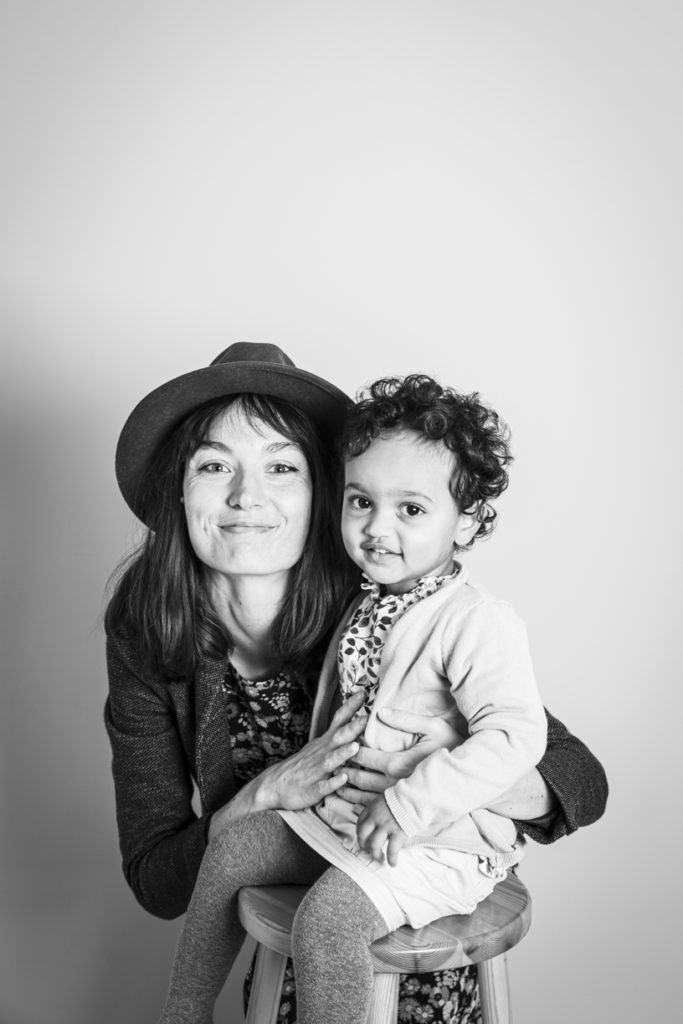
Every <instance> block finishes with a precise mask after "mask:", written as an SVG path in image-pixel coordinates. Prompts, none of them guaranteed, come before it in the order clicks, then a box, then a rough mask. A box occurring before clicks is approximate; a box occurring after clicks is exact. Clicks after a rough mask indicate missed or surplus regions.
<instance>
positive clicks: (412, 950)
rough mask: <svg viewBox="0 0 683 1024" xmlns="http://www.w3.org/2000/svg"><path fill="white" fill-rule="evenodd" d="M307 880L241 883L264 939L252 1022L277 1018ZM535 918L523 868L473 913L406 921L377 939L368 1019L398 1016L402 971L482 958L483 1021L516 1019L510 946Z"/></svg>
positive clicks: (248, 913) (245, 914)
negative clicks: (420, 924)
mask: <svg viewBox="0 0 683 1024" xmlns="http://www.w3.org/2000/svg"><path fill="white" fill-rule="evenodd" d="M306 891H307V889H306V886H303V885H269V886H250V887H248V888H245V889H241V890H240V894H239V915H240V921H241V922H242V924H243V926H244V928H245V929H246V930H247V932H248V934H249V935H252V936H253V937H254V938H255V939H256V941H257V942H258V943H259V946H258V950H257V957H256V969H255V971H254V981H253V985H252V989H251V999H250V1000H249V1011H248V1014H247V1024H275V1021H276V1020H277V1012H278V1007H279V1005H280V991H281V989H282V980H283V977H284V973H285V965H286V962H287V957H288V956H291V954H292V944H291V928H292V921H293V920H294V915H295V914H296V911H297V907H298V906H299V903H300V902H301V900H302V899H303V897H304V894H305V893H306ZM530 924H531V897H530V896H529V893H528V891H527V889H526V887H525V886H524V885H523V883H522V882H520V880H519V878H517V876H516V875H508V877H507V878H506V879H505V880H504V881H503V882H499V883H498V885H497V886H496V888H495V889H494V890H493V892H492V893H491V895H490V896H488V897H487V898H486V899H485V900H484V901H483V902H482V903H480V904H479V906H478V907H477V909H476V910H475V911H474V913H473V914H470V915H469V916H461V915H454V916H452V917H442V918H440V919H439V920H438V921H433V922H432V923H431V924H428V925H425V927H424V928H409V927H407V926H406V927H403V928H399V929H398V930H397V931H395V932H391V933H390V934H389V935H385V936H384V937H383V938H381V939H378V940H377V941H376V942H374V943H373V945H372V947H371V951H372V958H373V963H374V968H375V982H374V987H373V993H372V1009H371V1011H370V1017H369V1018H368V1021H369V1024H395V1022H396V1018H397V1015H398V984H399V975H401V974H413V973H414V974H421V973H424V972H430V971H437V970H444V969H447V968H453V967H466V966H467V965H469V964H478V965H479V966H478V976H479V991H480V995H481V1008H482V1021H483V1024H512V1012H511V1008H510V989H509V983H508V973H507V959H506V957H505V952H506V950H508V949H512V947H513V946H516V945H517V943H518V942H519V941H520V940H521V939H523V938H524V936H525V935H526V933H527V932H528V930H529V925H530Z"/></svg>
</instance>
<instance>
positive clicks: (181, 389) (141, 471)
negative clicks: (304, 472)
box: [116, 361, 353, 522]
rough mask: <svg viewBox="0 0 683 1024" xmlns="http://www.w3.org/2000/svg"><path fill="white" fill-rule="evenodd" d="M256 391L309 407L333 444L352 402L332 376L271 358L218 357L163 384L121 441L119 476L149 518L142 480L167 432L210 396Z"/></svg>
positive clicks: (140, 513)
mask: <svg viewBox="0 0 683 1024" xmlns="http://www.w3.org/2000/svg"><path fill="white" fill-rule="evenodd" d="M244 393H251V394H255V395H266V396H270V397H271V398H281V399H283V400H285V401H287V402H289V403H290V404H291V405H293V406H295V408H297V409H299V410H301V411H302V412H305V413H306V414H307V415H308V416H309V417H310V418H311V420H312V421H313V422H314V423H315V424H316V426H317V427H318V429H319V431H320V434H321V436H322V437H323V440H324V441H326V442H327V443H328V444H329V443H330V442H331V441H332V440H333V438H334V437H335V435H336V434H337V433H338V432H339V430H340V429H341V427H342V426H343V424H344V420H345V418H346V415H347V413H348V410H349V408H350V407H351V406H352V405H353V402H352V401H351V399H350V398H349V397H348V395H345V394H344V392H343V391H340V389H339V388H337V387H335V385H334V384H330V383H329V381H326V380H323V378H322V377H317V376H316V375H315V374H314V373H309V372H308V371H307V370H300V369H299V368H298V367H297V366H288V365H281V366H280V365H276V364H273V363H267V362H262V363H261V362H256V361H249V362H230V363H215V364H213V365H211V366H206V367H202V368H201V369H199V370H193V371H192V372H191V373H184V374H182V375H181V376H180V377H175V378H174V379H173V380H170V381H167V382H166V383H165V384H161V385H160V386H159V387H158V388H155V390H154V391H151V392H150V393H149V394H148V395H146V396H145V398H143V399H142V401H141V402H139V403H138V404H137V405H136V407H135V408H134V409H133V411H132V413H131V414H130V416H129V417H128V419H127V420H126V422H125V424H124V427H123V430H122V431H121V435H120V437H119V441H118V444H117V446H116V479H117V480H118V484H119V488H120V490H121V493H122V495H123V497H124V499H125V501H126V504H127V505H128V506H129V508H130V509H132V511H133V512H134V513H135V515H136V516H137V517H138V518H139V519H141V520H142V521H143V522H144V521H145V516H144V509H143V508H142V506H141V503H140V498H139V496H140V494H141V484H142V481H143V479H144V476H145V474H146V472H147V470H148V468H149V464H150V460H151V459H152V456H153V455H154V453H155V451H156V450H157V448H158V446H159V445H160V444H161V442H162V441H163V440H164V438H165V437H166V436H167V435H168V434H169V433H170V431H171V430H173V429H174V427H176V426H177V425H178V424H179V423H181V422H182V420H183V419H185V417H186V416H187V415H189V413H191V412H192V411H193V410H194V409H197V408H198V407H199V406H200V405H204V403H205V402H210V401H212V400H213V399H216V398H222V397H223V396H225V397H226V398H227V397H229V396H230V395H236V394H244Z"/></svg>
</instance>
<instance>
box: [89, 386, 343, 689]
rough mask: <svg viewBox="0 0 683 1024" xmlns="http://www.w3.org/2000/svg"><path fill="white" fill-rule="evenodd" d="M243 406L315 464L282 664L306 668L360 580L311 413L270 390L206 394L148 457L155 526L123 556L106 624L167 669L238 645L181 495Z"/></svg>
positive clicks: (184, 673) (279, 622) (188, 667)
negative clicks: (188, 475)
mask: <svg viewBox="0 0 683 1024" xmlns="http://www.w3.org/2000/svg"><path fill="white" fill-rule="evenodd" d="M235 405H237V406H238V408H239V411H240V412H241V413H243V414H244V415H245V417H246V418H247V420H248V421H249V422H250V423H256V424H258V423H259V422H260V423H265V424H267V425H268V426H269V427H271V428H272V429H274V430H277V431H278V432H279V433H280V434H282V435H283V437H286V438H287V439H288V440H289V441H293V442H294V443H295V444H297V445H298V446H299V447H300V448H301V450H302V451H303V453H304V456H305V458H306V461H307V463H308V466H309V470H310V473H311V483H312V491H313V498H312V509H311V522H310V526H309V531H308V539H307V542H306V544H305V546H304V551H303V554H302V556H301V558H300V559H299V561H298V562H297V564H296V565H295V566H294V568H293V569H292V572H291V573H290V579H289V585H288V593H287V594H286V596H285V600H284V601H283V604H282V609H281V611H280V612H279V614H278V615H277V617H276V619H275V621H274V623H273V628H272V648H273V654H274V656H275V657H276V658H277V659H278V660H280V661H281V663H282V664H283V666H287V667H290V668H293V669H304V668H306V667H309V666H310V665H311V664H312V663H315V662H317V660H318V659H319V657H321V655H322V651H323V649H324V645H325V642H326V640H327V636H328V634H329V632H330V630H331V628H332V627H333V626H334V625H335V623H336V621H337V619H338V618H339V615H340V613H341V611H342V609H343V606H344V603H345V601H346V600H347V599H348V596H349V594H350V592H351V590H352V588H353V585H354V580H355V574H354V572H353V567H352V565H351V563H350V561H349V559H348V558H347V556H346V554H345V552H344V549H343V546H342V542H341V535H340V531H339V526H338V519H339V478H340V475H339V472H338V471H337V469H336V466H335V465H334V464H333V456H332V453H331V452H330V451H329V450H328V448H327V447H326V446H325V445H324V443H323V442H322V440H321V438H320V436H319V434H318V431H317V430H316V428H315V426H314V424H313V423H312V422H311V420H310V419H309V418H308V417H307V416H306V415H305V414H304V413H302V412H300V411H299V410H298V409H296V408H294V407H293V406H292V405H290V404H289V403H288V402H285V401H283V400H281V399H276V398H270V397H266V396H263V395H254V394H239V395H232V396H230V397H229V398H220V399H217V400H213V401H211V402H207V403H206V404H205V405H202V406H200V407H199V408H197V409H195V410H194V411H193V412H192V413H190V414H189V416H187V417H186V418H185V419H184V420H183V421H182V422H181V423H180V424H179V426H177V427H176V428H175V429H174V430H173V431H171V432H170V434H169V435H168V436H167V437H166V439H165V440H164V441H163V442H162V444H161V445H160V446H159V448H158V449H157V451H156V452H155V454H154V456H153V458H152V459H151V460H150V463H149V469H148V472H147V474H146V475H145V480H144V483H143V488H142V493H141V494H140V496H139V497H140V501H141V507H142V508H144V510H145V520H146V522H147V523H148V525H149V530H148V532H147V535H146V537H145V539H144V540H143V542H142V544H141V545H140V547H139V548H138V550H137V551H136V552H134V553H133V555H132V556H131V558H130V559H128V560H126V561H125V562H124V563H123V566H122V567H121V569H120V572H121V573H122V574H121V575H120V577H119V579H118V582H117V583H116V584H115V589H114V592H113V594H112V597H111V600H110V602H109V605H108V607H107V610H106V613H105V627H106V629H107V632H108V633H109V634H110V635H117V634H124V635H126V636H127V637H128V638H133V640H134V643H135V646H136V648H137V650H138V654H139V656H140V658H141V659H142V661H143V663H144V664H145V665H146V666H147V667H149V668H151V669H152V670H155V671H159V672H161V673H162V674H163V675H164V676H167V677H169V678H179V677H180V678H183V677H186V678H193V677H194V675H195V672H196V670H197V667H198V664H199V662H200V661H201V659H202V658H206V657H212V658H222V657H226V656H227V654H228V653H229V651H230V647H231V641H230V637H229V635H228V632H227V630H226V628H225V626H224V625H223V624H222V623H221V622H220V620H219V619H218V617H217V615H216V613H215V612H214V610H213V608H212V605H211V602H210V599H209V591H208V588H207V583H206V574H205V572H204V567H203V565H202V563H201V562H200V561H199V559H198V558H197V556H196V555H195V553H194V550H193V548H192V545H191V544H190V540H189V536H188V532H187V526H186V522H185V513H184V509H183V505H182V504H181V502H180V495H181V493H182V484H183V476H184V473H185V466H186V464H187V460H188V459H189V458H191V457H192V455H193V454H194V453H195V452H196V451H197V449H198V448H199V447H200V445H201V444H202V443H203V442H204V441H205V440H206V439H207V436H208V432H209V430H210V428H211V425H212V424H213V423H214V422H215V420H216V419H217V418H218V417H220V416H221V415H222V414H223V413H225V412H226V410H227V409H229V408H231V407H232V406H235Z"/></svg>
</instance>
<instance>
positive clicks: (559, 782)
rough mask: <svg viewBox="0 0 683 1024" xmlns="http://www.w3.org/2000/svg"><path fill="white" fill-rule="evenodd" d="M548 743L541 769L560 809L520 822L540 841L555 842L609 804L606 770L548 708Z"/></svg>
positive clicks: (599, 814)
mask: <svg viewBox="0 0 683 1024" xmlns="http://www.w3.org/2000/svg"><path fill="white" fill-rule="evenodd" d="M546 716H547V719H548V744H547V747H546V751H545V754H544V755H543V757H542V759H541V761H540V762H539V764H538V770H539V772H540V773H541V775H542V776H543V778H544V779H545V781H546V783H547V785H548V787H549V788H550V790H551V791H552V793H553V795H554V796H555V799H556V800H557V804H558V809H557V811H556V812H555V813H554V814H553V815H550V816H547V817H546V818H544V819H538V820H537V821H518V822H517V823H516V824H517V827H518V829H519V831H520V832H524V833H525V834H526V835H528V836H530V837H531V838H532V839H535V840H536V842H538V843H554V842H555V840H556V839H561V838H562V836H567V835H570V834H571V833H572V832H576V830H577V829H578V828H583V826H584V825H591V824H592V823H593V822H594V821H597V820H598V818H600V817H601V816H602V815H603V813H604V811H605V806H606V804H607V793H608V786H607V777H606V775H605V771H604V769H603V767H602V765H601V764H600V762H599V761H598V759H597V758H596V757H595V755H594V754H592V753H591V751H590V750H589V749H588V747H587V746H586V745H585V744H584V743H582V742H581V740H579V739H577V738H576V736H572V734H571V733H570V732H569V730H568V729H567V728H566V726H565V725H563V724H562V722H560V721H559V720H558V719H557V718H554V717H553V715H551V714H550V712H549V711H547V710H546Z"/></svg>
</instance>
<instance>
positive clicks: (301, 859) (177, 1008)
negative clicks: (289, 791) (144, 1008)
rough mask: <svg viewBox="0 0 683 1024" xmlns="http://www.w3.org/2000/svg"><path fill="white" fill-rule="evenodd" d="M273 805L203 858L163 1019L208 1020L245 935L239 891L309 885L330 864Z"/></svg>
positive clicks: (179, 1023)
mask: <svg viewBox="0 0 683 1024" xmlns="http://www.w3.org/2000/svg"><path fill="white" fill-rule="evenodd" d="M327 866H328V865H327V862H326V861H325V860H323V858H322V857H320V856H319V855H318V854H317V853H315V851H314V850H312V849H311V848H310V846H308V845H307V844H306V843H305V842H304V841H303V839H300V838H299V837H298V836H297V835H296V834H295V833H294V832H293V831H292V830H291V829H290V828H289V827H288V826H287V825H285V823H284V821H283V820H282V818H281V817H280V815H279V814H278V813H277V812H276V811H262V812H260V813H259V814H252V815H250V816H249V817H248V818H243V819H242V820H241V821H237V822H235V823H234V824H233V825H230V827H229V828H228V829H226V830H225V831H224V832H221V833H219V834H218V835H217V836H216V837H215V838H214V839H213V840H212V841H211V843H210V844H209V846H208V847H207V849H206V853H205V854H204V859H203V860H202V864H201V868H200V870H199V875H198V877H197V882H196V885H195V888H194V892H193V894H192V899H191V901H190V905H189V907H188V910H187V916H186V918H185V924H184V926H183V931H182V934H181V936H180V940H179V943H178V948H177V951H176V956H175V961H174V963H173V971H172V974H171V983H170V987H169V991H168V996H167V998H166V1005H165V1007H164V1011H163V1013H162V1015H161V1018H160V1021H159V1024H210V1022H211V1021H212V1020H213V1007H214V1003H215V1001H216V999H217V997H218V994H219V993H220V991H221V988H222V987H223V984H224V982H225V979H226V978H227V976H228V974H229V973H230V969H231V967H232V965H233V963H234V961H235V958H236V956H237V954H238V953H239V950H240V947H241V946H242V942H243V941H244V936H245V933H244V929H243V928H242V925H241V924H240V922H239V917H238V913H237V893H238V891H239V890H240V889H241V888H242V886H245V885H275V884H278V883H283V884H284V883H289V884H299V885H304V884H310V883H311V882H314V881H315V880H316V879H317V878H318V877H319V876H320V874H321V872H322V871H324V870H325V868H326V867H327Z"/></svg>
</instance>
